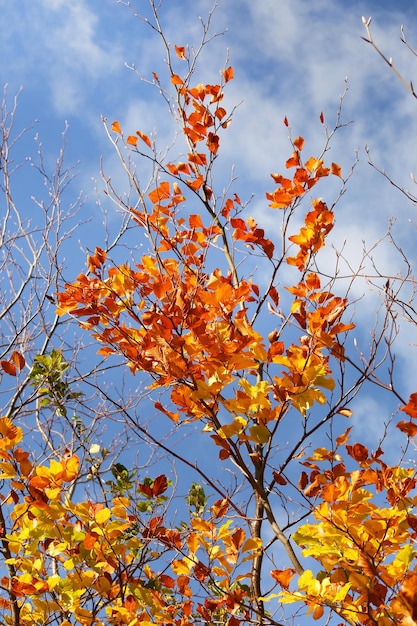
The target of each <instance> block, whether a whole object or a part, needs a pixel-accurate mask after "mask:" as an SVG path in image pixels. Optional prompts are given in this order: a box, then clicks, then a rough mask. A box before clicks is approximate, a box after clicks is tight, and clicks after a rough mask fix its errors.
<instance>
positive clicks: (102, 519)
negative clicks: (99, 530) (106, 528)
mask: <svg viewBox="0 0 417 626" xmlns="http://www.w3.org/2000/svg"><path fill="white" fill-rule="evenodd" d="M110 515H111V511H110V509H108V508H104V509H100V511H97V513H96V514H95V516H94V517H95V521H96V522H97V524H105V523H106V522H107V520H108V519H109V518H110Z"/></svg>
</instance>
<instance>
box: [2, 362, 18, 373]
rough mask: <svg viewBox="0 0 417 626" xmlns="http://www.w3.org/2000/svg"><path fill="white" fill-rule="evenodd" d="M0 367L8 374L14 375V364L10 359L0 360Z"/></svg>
mask: <svg viewBox="0 0 417 626" xmlns="http://www.w3.org/2000/svg"><path fill="white" fill-rule="evenodd" d="M0 367H1V368H2V370H3V371H4V372H6V374H9V376H16V365H15V364H14V363H11V361H0Z"/></svg>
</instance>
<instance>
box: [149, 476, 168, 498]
mask: <svg viewBox="0 0 417 626" xmlns="http://www.w3.org/2000/svg"><path fill="white" fill-rule="evenodd" d="M167 489H168V481H167V477H166V476H165V474H161V475H160V476H157V478H155V480H154V481H153V487H152V491H153V495H154V496H160V495H161V493H164V491H166V490H167Z"/></svg>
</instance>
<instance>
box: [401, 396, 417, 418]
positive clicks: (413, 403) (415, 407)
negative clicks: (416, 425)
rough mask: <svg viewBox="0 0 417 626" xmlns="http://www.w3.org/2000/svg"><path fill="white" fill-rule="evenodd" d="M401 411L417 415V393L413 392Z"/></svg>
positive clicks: (413, 415)
mask: <svg viewBox="0 0 417 626" xmlns="http://www.w3.org/2000/svg"><path fill="white" fill-rule="evenodd" d="M401 411H404V413H407V415H409V416H410V417H417V393H412V394H411V396H410V398H409V400H408V402H407V404H406V405H405V406H403V407H401Z"/></svg>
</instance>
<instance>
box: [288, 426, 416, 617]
mask: <svg viewBox="0 0 417 626" xmlns="http://www.w3.org/2000/svg"><path fill="white" fill-rule="evenodd" d="M343 439H345V437H344V436H341V438H340V439H339V440H340V441H342V440H343ZM346 450H347V452H348V454H349V456H351V457H352V458H353V459H354V460H355V461H356V463H357V464H358V466H359V469H356V470H353V471H350V472H349V471H347V470H346V467H345V465H344V463H343V461H342V460H341V457H340V455H339V454H336V453H335V452H331V451H325V450H324V449H319V450H317V451H316V452H315V454H314V455H313V457H311V459H310V461H308V462H306V463H305V464H306V465H307V466H308V467H310V469H311V473H310V477H309V478H308V482H309V483H310V484H309V485H308V486H306V488H305V493H306V495H307V496H308V497H312V496H314V497H316V498H317V500H318V501H319V504H316V506H315V509H314V517H315V518H316V522H315V523H307V524H304V525H303V526H301V527H300V528H298V529H297V531H296V532H295V533H294V535H293V539H294V541H295V542H296V543H298V544H299V545H300V546H301V547H302V549H303V555H304V556H313V557H314V558H315V559H316V560H317V561H319V562H320V564H321V566H322V568H323V569H322V570H321V571H320V572H319V573H318V574H316V575H313V573H312V572H311V571H306V572H304V574H303V575H302V576H301V577H300V578H299V580H298V590H297V591H293V592H290V591H283V592H282V594H281V600H282V601H283V602H295V601H300V600H301V601H304V602H305V603H306V605H307V606H308V607H309V612H312V614H313V617H314V618H315V619H319V618H320V617H321V616H322V615H323V612H324V608H325V607H326V606H331V607H333V608H334V609H335V610H336V611H337V612H338V613H339V615H341V616H342V617H344V618H347V619H349V620H350V621H351V622H353V623H357V624H367V625H368V624H375V623H377V624H379V625H381V626H388V625H389V624H392V623H393V620H394V621H396V620H398V622H397V621H396V623H404V624H405V623H413V622H406V621H404V622H402V620H403V619H404V618H405V617H408V618H410V619H415V617H416V611H417V588H416V587H415V586H414V587H413V585H414V583H415V581H416V580H417V571H416V569H415V568H414V569H412V564H413V561H414V560H415V557H416V555H417V551H416V548H415V541H416V538H417V518H416V516H415V515H414V514H413V509H415V507H416V505H417V497H416V496H413V495H412V493H411V492H412V490H413V489H414V488H415V486H416V483H417V479H416V474H415V470H414V469H413V468H401V467H397V466H395V467H390V466H387V465H386V464H385V463H384V462H383V461H382V459H381V458H380V457H381V455H382V452H381V450H378V451H377V452H376V453H375V454H373V455H369V452H368V450H367V448H366V447H365V446H363V445H362V444H358V443H356V444H354V445H349V444H346ZM325 459H327V460H328V461H330V468H329V469H326V470H324V471H323V470H321V469H320V468H319V465H318V463H319V462H321V461H323V460H325ZM305 483H306V480H302V486H304V485H305ZM384 501H385V504H384ZM411 590H413V591H411Z"/></svg>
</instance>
